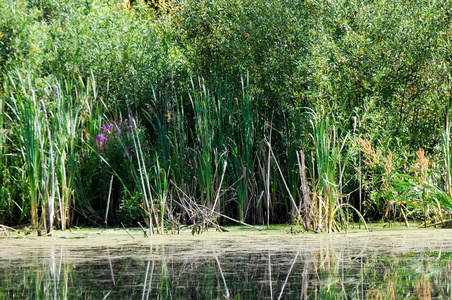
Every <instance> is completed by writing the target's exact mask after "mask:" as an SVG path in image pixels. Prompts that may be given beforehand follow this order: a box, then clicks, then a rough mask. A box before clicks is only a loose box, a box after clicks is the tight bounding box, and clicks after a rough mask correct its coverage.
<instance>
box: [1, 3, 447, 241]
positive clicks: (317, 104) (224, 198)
mask: <svg viewBox="0 0 452 300" xmlns="http://www.w3.org/2000/svg"><path fill="white" fill-rule="evenodd" d="M13 2H14V3H11V4H9V5H5V6H3V7H1V8H0V17H1V18H0V19H1V21H0V43H1V45H5V47H2V48H1V49H0V61H1V62H2V64H1V67H0V72H1V78H0V83H1V87H0V109H1V112H0V172H1V173H0V179H1V182H0V223H6V224H7V225H15V224H16V225H17V224H30V225H31V227H33V228H36V229H39V230H42V229H45V230H46V231H47V233H48V234H50V233H51V230H52V229H53V227H57V228H61V229H63V230H64V229H66V228H70V227H71V226H74V225H77V224H87V223H89V224H92V225H99V224H105V219H107V218H108V222H107V223H108V224H109V225H118V224H120V223H121V222H123V223H124V224H127V225H132V226H135V225H136V224H137V223H138V222H143V221H145V223H146V224H147V226H148V227H149V228H150V232H154V231H155V230H156V231H157V232H159V233H164V232H166V231H168V230H169V228H174V227H175V226H176V227H177V226H180V225H193V226H194V227H197V228H198V225H199V224H198V223H202V224H210V225H209V226H214V225H213V224H216V226H221V225H220V224H224V223H228V222H233V221H238V222H241V223H246V224H249V223H252V224H255V225H256V224H259V225H261V224H262V225H263V224H265V223H267V225H269V224H270V223H281V222H282V223H285V222H291V223H296V224H302V225H303V226H302V227H303V230H316V231H317V230H325V231H328V232H331V231H334V230H343V229H345V228H347V224H348V222H349V221H359V220H361V222H363V221H364V220H366V221H368V220H389V218H390V216H391V214H392V217H391V218H392V219H393V220H395V219H398V218H399V219H400V218H403V219H404V221H405V222H407V224H408V220H411V219H414V220H418V221H419V222H421V223H423V224H424V225H427V226H429V225H431V224H437V223H439V222H440V220H442V221H447V219H448V214H449V211H450V209H449V207H450V203H451V202H452V201H450V198H452V196H451V192H450V190H451V188H450V185H451V183H450V182H451V179H450V177H451V175H450V168H451V167H450V165H451V155H450V141H449V139H450V126H451V124H450V112H449V110H450V109H449V108H448V107H449V106H448V103H449V102H450V80H449V79H448V78H449V73H450V72H449V70H450V64H449V59H448V57H449V54H450V42H449V40H450V39H448V38H445V37H446V36H448V34H449V31H450V24H449V23H450V22H449V21H448V20H449V19H450V18H449V10H450V9H452V7H450V4H449V3H447V5H446V3H442V2H441V1H440V2H441V3H440V4H444V5H440V4H435V5H430V3H427V4H428V5H427V4H426V3H424V2H425V1H424V0H420V1H419V3H418V4H416V5H415V4H410V5H408V4H406V3H402V2H400V3H399V2H394V3H391V4H390V5H383V4H382V3H377V4H375V5H373V4H372V5H371V4H369V3H362V2H359V1H354V0H353V1H351V2H350V3H346V4H344V3H339V2H338V1H333V4H331V5H329V4H328V5H326V4H325V3H324V2H322V1H314V2H313V3H312V5H305V4H302V5H301V4H300V5H299V3H295V2H290V1H276V0H271V1H267V2H268V3H265V5H263V3H261V2H262V1H261V0H253V1H242V0H238V2H237V3H235V2H224V1H217V0H213V1H200V2H196V3H194V2H193V3H192V2H190V1H185V0H177V1H173V2H172V3H171V5H167V4H168V3H167V2H164V3H167V4H163V2H159V4H156V5H149V4H148V3H146V2H144V1H131V2H126V3H124V2H121V1H117V2H115V1H113V2H105V1H99V0H94V1H91V2H90V3H86V4H81V3H77V4H74V3H73V1H72V0H52V1H44V2H43V1H31V2H30V1H28V2H27V1H25V0H14V1H13ZM344 5H345V6H344ZM419 8H420V9H419ZM363 11H368V12H369V14H368V15H365V14H363V13H362V12H363ZM393 15H397V18H392V16H393ZM432 16H436V17H432ZM382 20H389V21H387V22H386V21H385V22H383V21H382ZM414 20H425V22H424V23H423V24H422V26H419V24H417V23H416V22H415V21H414ZM213 24H215V26H213ZM250 24H252V26H251V25H250ZM353 24H362V26H359V28H358V27H356V26H354V25H353ZM314 25H315V26H314ZM257 28H265V29H266V30H258V29H257ZM267 29H268V30H267ZM387 32H393V33H394V34H392V35H390V36H389V35H387ZM408 33H410V34H408ZM413 36H416V37H418V38H417V39H413ZM426 49H429V51H426ZM396 54H397V55H396ZM449 104H450V103H449ZM363 108H364V109H363ZM306 111H308V113H306ZM126 120H128V122H129V124H130V123H131V122H132V120H133V122H135V124H134V125H133V126H131V127H130V126H129V127H124V126H125V125H124V122H125V121H126ZM353 120H355V121H353ZM438 125H440V126H438ZM419 148H422V149H424V151H425V153H424V157H425V158H426V157H429V168H428V171H427V173H428V176H427V178H426V179H425V180H422V183H421V181H418V182H416V180H418V179H419V178H416V176H414V177H413V176H412V175H413V174H412V172H413V170H412V169H411V167H412V166H413V165H414V164H415V161H416V159H417V158H416V154H415V153H416V151H417V150H418V149H419ZM301 151H302V152H301ZM372 151H373V152H372ZM301 154H303V155H301ZM362 156H364V162H365V163H364V164H361V162H362V161H363V157H362ZM440 162H441V163H440ZM355 166H358V169H359V170H358V171H357V170H356V167H355ZM398 174H401V175H402V176H398ZM112 176H113V181H111V178H112ZM403 176H405V177H403ZM406 176H408V177H406ZM410 176H411V177H410ZM110 183H111V184H110ZM405 183H406V184H405ZM110 186H111V187H110ZM109 195H110V196H109ZM447 195H448V196H447ZM415 198H416V199H419V201H408V200H410V199H415ZM408 203H410V204H408ZM435 207H436V208H435ZM419 212H421V213H419ZM52 215H53V216H52ZM430 215H434V216H433V217H431V216H430ZM436 215H437V216H438V217H435V216H436ZM222 216H225V217H222ZM226 217H227V218H229V219H227V218H226ZM226 219H227V220H226ZM426 222H427V223H428V224H426ZM202 227H205V226H204V225H203V226H202ZM217 228H219V227H217ZM203 230H204V229H203Z"/></svg>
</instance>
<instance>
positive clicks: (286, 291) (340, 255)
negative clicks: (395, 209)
mask: <svg viewBox="0 0 452 300" xmlns="http://www.w3.org/2000/svg"><path fill="white" fill-rule="evenodd" d="M190 250H191V249H180V248H178V249H177V250H175V249H171V248H170V247H169V246H168V245H166V246H163V245H160V246H136V245H135V246H128V247H123V248H120V247H118V248H113V247H106V248H104V247H98V248H88V249H78V250H77V249H70V248H68V246H62V245H53V246H51V247H49V248H46V249H45V250H44V249H36V251H31V252H30V255H27V256H26V257H22V258H21V259H13V260H8V259H5V258H1V259H0V260H1V262H0V263H1V266H2V267H1V270H2V272H0V298H1V299H5V298H8V299H12V298H18V299H24V298H29V299H103V298H110V299H222V298H230V299H239V298H240V299H402V298H403V299H405V298H408V299H449V298H450V296H451V279H452V278H451V258H452V254H451V253H441V252H428V253H422V252H418V253H403V252H401V253H392V252H391V251H387V252H385V253H383V252H382V251H379V252H376V251H375V252H374V253H368V252H369V251H366V252H365V253H364V251H356V249H355V250H352V249H346V248H345V247H343V248H339V249H338V248H332V249H315V250H312V251H307V250H305V249H304V250H303V251H301V250H300V251H287V250H286V251H277V250H274V249H273V250H268V251H252V250H234V248H232V247H230V248H226V249H223V250H222V251H221V252H218V251H215V250H213V249H212V251H207V252H206V250H204V251H203V252H199V253H198V254H194V253H193V252H190Z"/></svg>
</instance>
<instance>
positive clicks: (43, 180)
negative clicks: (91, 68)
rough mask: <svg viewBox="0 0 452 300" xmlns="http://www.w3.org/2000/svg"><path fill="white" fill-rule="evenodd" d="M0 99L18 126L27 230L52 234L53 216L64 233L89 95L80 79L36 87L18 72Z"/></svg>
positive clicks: (54, 79)
mask: <svg viewBox="0 0 452 300" xmlns="http://www.w3.org/2000/svg"><path fill="white" fill-rule="evenodd" d="M5 95H6V97H7V98H6V99H7V103H8V106H9V109H10V110H11V112H12V115H11V118H10V120H11V122H16V123H17V126H15V132H14V135H15V137H14V139H15V140H14V142H15V143H16V145H15V146H16V148H17V149H20V151H21V156H22V159H23V161H24V168H25V170H26V173H27V185H28V189H27V191H28V192H29V195H28V197H27V198H26V199H29V201H30V207H31V208H30V210H31V223H32V226H33V227H34V228H40V227H41V225H40V224H42V223H43V224H44V227H45V228H46V229H47V231H48V233H51V230H52V228H53V221H54V217H56V216H54V215H53V213H54V212H55V213H57V216H58V217H57V220H58V224H59V226H60V228H62V229H63V230H64V229H66V228H67V226H68V225H69V215H70V201H71V199H73V200H74V198H73V197H74V194H75V190H74V187H75V176H76V173H77V170H78V166H79V165H78V164H79V155H78V151H79V149H80V147H81V145H82V139H83V138H86V137H83V134H84V130H83V127H82V125H83V124H82V119H83V118H82V116H83V115H85V117H86V112H87V110H88V107H89V106H90V105H91V101H92V99H93V93H92V90H91V89H90V87H86V86H85V85H84V83H83V81H82V80H81V78H77V77H73V78H70V77H62V76H59V75H58V74H57V73H55V74H54V75H53V76H50V77H49V80H48V81H42V80H41V81H39V82H38V81H37V80H35V78H34V77H33V74H32V73H31V72H28V73H27V75H26V78H24V77H23V76H22V75H21V74H20V72H19V71H18V72H15V73H11V74H10V75H9V80H8V85H7V89H6V93H5ZM39 106H40V107H39ZM39 212H40V213H41V214H42V216H43V217H42V218H41V220H40V219H39ZM44 216H47V220H44Z"/></svg>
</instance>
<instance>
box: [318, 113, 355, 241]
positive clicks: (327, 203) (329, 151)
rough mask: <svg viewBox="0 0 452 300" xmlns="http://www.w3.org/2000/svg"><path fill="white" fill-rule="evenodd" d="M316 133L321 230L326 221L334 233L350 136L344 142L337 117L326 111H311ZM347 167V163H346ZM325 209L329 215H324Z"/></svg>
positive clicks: (328, 228) (327, 226)
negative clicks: (339, 133) (345, 148)
mask: <svg viewBox="0 0 452 300" xmlns="http://www.w3.org/2000/svg"><path fill="white" fill-rule="evenodd" d="M310 115H311V124H312V134H311V137H312V139H313V142H314V154H315V167H316V169H317V172H316V174H317V176H318V177H317V178H313V179H314V182H316V181H318V183H317V191H316V192H317V196H318V201H319V202H318V206H317V208H318V216H317V218H318V222H319V227H323V224H322V223H323V220H324V219H326V228H327V231H328V232H331V231H332V230H333V226H334V222H335V221H334V217H335V214H336V212H337V207H339V205H340V197H342V195H341V193H340V181H341V177H342V176H343V170H344V168H343V166H342V168H341V169H339V165H340V163H341V161H342V160H344V161H345V162H346V161H347V159H348V155H345V157H341V156H342V151H343V150H344V146H345V142H346V140H347V137H344V138H343V140H342V143H341V140H340V138H339V136H338V128H337V126H336V124H335V121H334V118H333V117H332V116H331V115H330V114H325V113H323V114H322V112H310ZM344 164H345V163H344ZM323 208H325V212H323Z"/></svg>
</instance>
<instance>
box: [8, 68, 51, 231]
mask: <svg viewBox="0 0 452 300" xmlns="http://www.w3.org/2000/svg"><path fill="white" fill-rule="evenodd" d="M16 76H17V77H16ZM16 80H17V81H16ZM4 95H5V98H6V99H7V101H8V102H7V103H8V106H9V108H10V110H11V111H12V114H13V116H11V117H10V119H11V122H15V123H17V126H15V127H14V129H15V135H16V138H17V141H16V142H17V147H16V148H17V149H20V151H21V156H22V159H23V160H24V163H25V170H26V171H25V172H26V174H27V184H28V191H27V192H28V193H29V194H28V197H27V198H28V199H29V201H30V206H31V208H30V213H31V226H32V228H38V221H39V220H38V206H39V204H40V200H41V194H40V191H39V184H40V179H41V178H42V172H43V168H42V166H41V162H42V157H41V156H42V155H43V153H42V152H41V145H42V144H43V142H42V140H43V139H45V135H43V134H42V131H43V125H42V123H41V116H40V113H39V109H38V107H37V104H36V99H35V93H34V90H33V87H32V82H31V75H30V74H28V76H27V78H23V77H22V75H21V74H20V73H19V72H17V73H15V74H10V75H9V76H8V82H7V83H6V88H5V94H4Z"/></svg>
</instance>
